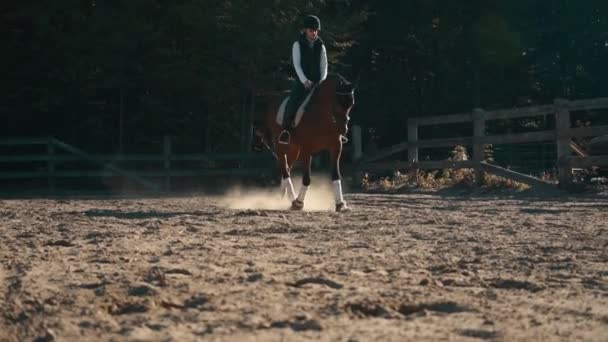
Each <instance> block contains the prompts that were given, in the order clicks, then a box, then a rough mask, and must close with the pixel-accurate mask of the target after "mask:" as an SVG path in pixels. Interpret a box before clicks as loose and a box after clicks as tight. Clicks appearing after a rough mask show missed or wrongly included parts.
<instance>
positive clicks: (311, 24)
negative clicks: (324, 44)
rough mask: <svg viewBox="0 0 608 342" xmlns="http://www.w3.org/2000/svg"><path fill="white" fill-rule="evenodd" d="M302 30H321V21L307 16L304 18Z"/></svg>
mask: <svg viewBox="0 0 608 342" xmlns="http://www.w3.org/2000/svg"><path fill="white" fill-rule="evenodd" d="M304 28H311V29H315V30H319V31H320V30H321V20H319V18H318V17H317V16H314V15H307V16H306V17H305V18H304Z"/></svg>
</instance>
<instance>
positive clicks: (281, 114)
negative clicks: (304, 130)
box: [276, 84, 318, 127]
mask: <svg viewBox="0 0 608 342" xmlns="http://www.w3.org/2000/svg"><path fill="white" fill-rule="evenodd" d="M317 86H318V85H316V84H315V85H314V86H313V88H312V89H311V90H310V92H308V95H306V98H304V101H302V104H301V105H300V106H299V107H298V110H297V111H296V114H295V117H294V119H293V125H294V126H295V127H297V126H298V124H299V123H300V120H302V116H303V115H304V113H305V112H306V108H307V105H308V103H309V102H310V99H311V98H312V96H313V94H314V93H315V91H316V90H317ZM288 100H289V96H287V97H286V98H285V99H284V100H283V102H281V105H280V106H279V110H278V111H277V118H276V123H277V124H278V125H283V117H284V116H285V107H287V101H288Z"/></svg>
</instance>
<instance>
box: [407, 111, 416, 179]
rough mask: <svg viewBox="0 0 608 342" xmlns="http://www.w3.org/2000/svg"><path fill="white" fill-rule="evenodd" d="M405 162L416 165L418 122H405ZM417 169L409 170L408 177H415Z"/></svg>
mask: <svg viewBox="0 0 608 342" xmlns="http://www.w3.org/2000/svg"><path fill="white" fill-rule="evenodd" d="M407 161H408V163H418V120H416V119H408V120H407ZM416 174H418V169H417V168H415V167H413V168H411V169H410V176H411V177H416Z"/></svg>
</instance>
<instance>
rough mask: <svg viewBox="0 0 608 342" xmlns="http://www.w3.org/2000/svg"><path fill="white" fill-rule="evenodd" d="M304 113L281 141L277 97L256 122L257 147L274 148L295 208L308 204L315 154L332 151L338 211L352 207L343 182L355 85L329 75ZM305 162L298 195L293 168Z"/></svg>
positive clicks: (255, 136)
mask: <svg viewBox="0 0 608 342" xmlns="http://www.w3.org/2000/svg"><path fill="white" fill-rule="evenodd" d="M312 91H313V94H312V96H311V98H310V101H309V102H308V104H307V106H306V109H305V111H304V114H303V116H302V118H301V120H300V122H299V123H298V125H297V126H296V127H295V129H294V130H292V134H291V139H290V143H289V144H288V145H285V144H279V143H278V141H277V137H278V135H279V133H280V132H281V126H280V125H279V124H278V123H277V120H276V118H277V113H278V109H279V106H280V105H281V102H282V100H283V99H276V100H275V101H273V102H272V104H271V105H270V106H269V108H268V110H267V111H265V112H264V117H263V118H260V120H257V121H256V122H255V123H254V139H253V148H254V150H258V151H259V150H261V149H264V148H267V149H270V150H271V151H272V152H273V154H274V155H275V157H276V159H277V162H278V167H279V171H280V174H281V192H282V194H283V195H285V193H287V197H288V198H289V200H290V201H291V208H292V209H294V210H301V209H302V208H303V207H304V198H305V197H306V191H307V189H308V187H309V186H310V173H311V164H312V157H313V156H314V155H316V154H317V153H319V152H321V151H325V150H326V151H329V155H330V160H331V167H332V171H331V178H332V185H333V189H334V195H335V201H336V211H341V210H347V209H349V208H348V207H347V206H346V202H345V201H344V196H343V194H342V185H341V182H340V179H341V175H340V155H341V153H342V144H343V143H344V142H345V141H346V132H347V131H348V121H349V119H350V118H349V112H350V110H351V108H352V107H353V105H354V103H355V98H354V87H353V85H352V84H351V83H350V82H348V81H347V80H346V79H344V77H342V76H340V75H329V76H328V77H327V78H326V79H325V80H324V81H322V82H321V83H320V84H319V85H318V86H316V87H315V88H314V89H313V90H312ZM297 160H301V161H302V162H303V163H304V175H303V178H302V187H301V188H300V191H299V192H298V195H297V196H296V194H295V191H294V189H293V183H292V181H291V175H290V171H291V168H292V167H293V165H294V163H295V162H296V161H297Z"/></svg>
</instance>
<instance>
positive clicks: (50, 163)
mask: <svg viewBox="0 0 608 342" xmlns="http://www.w3.org/2000/svg"><path fill="white" fill-rule="evenodd" d="M46 151H47V157H48V159H47V178H48V186H49V193H50V194H53V195H54V194H55V191H56V189H57V188H56V183H55V144H53V137H52V136H49V137H48V139H47V142H46Z"/></svg>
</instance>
